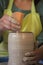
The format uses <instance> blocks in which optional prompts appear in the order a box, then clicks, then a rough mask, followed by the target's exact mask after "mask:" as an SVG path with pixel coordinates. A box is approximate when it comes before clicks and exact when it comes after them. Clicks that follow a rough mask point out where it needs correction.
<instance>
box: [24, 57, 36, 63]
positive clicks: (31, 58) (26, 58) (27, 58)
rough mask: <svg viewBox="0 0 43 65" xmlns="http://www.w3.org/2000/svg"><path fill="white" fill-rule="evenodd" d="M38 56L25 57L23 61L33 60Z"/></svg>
mask: <svg viewBox="0 0 43 65" xmlns="http://www.w3.org/2000/svg"><path fill="white" fill-rule="evenodd" d="M35 58H36V57H24V58H23V61H24V62H27V61H33V60H34V59H35Z"/></svg>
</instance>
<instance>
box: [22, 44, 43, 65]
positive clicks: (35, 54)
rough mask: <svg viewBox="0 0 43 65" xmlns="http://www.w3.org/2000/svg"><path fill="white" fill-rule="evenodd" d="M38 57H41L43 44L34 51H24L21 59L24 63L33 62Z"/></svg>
mask: <svg viewBox="0 0 43 65" xmlns="http://www.w3.org/2000/svg"><path fill="white" fill-rule="evenodd" d="M40 59H43V45H42V46H41V47H40V48H38V49H36V50H35V51H32V52H27V53H25V57H24V58H23V61H24V62H25V63H29V64H34V63H36V62H37V61H39V60H40Z"/></svg>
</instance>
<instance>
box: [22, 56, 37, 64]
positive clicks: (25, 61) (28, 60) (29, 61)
mask: <svg viewBox="0 0 43 65" xmlns="http://www.w3.org/2000/svg"><path fill="white" fill-rule="evenodd" d="M23 62H24V63H26V64H36V62H37V61H36V60H34V61H33V60H32V58H31V60H30V58H26V57H24V59H23Z"/></svg>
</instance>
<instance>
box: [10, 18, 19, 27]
mask: <svg viewBox="0 0 43 65" xmlns="http://www.w3.org/2000/svg"><path fill="white" fill-rule="evenodd" d="M11 23H13V24H15V25H18V26H19V25H20V23H19V22H17V21H16V20H15V19H13V18H11Z"/></svg>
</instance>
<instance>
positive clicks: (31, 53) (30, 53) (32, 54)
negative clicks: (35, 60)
mask: <svg viewBox="0 0 43 65" xmlns="http://www.w3.org/2000/svg"><path fill="white" fill-rule="evenodd" d="M35 55H36V54H35V53H34V52H27V53H25V56H26V57H33V56H35Z"/></svg>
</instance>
